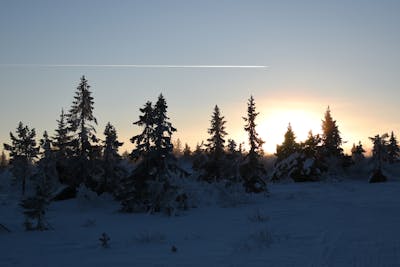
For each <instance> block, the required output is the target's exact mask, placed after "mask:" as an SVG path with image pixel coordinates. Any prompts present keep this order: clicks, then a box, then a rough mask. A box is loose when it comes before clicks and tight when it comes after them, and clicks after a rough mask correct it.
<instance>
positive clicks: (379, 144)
mask: <svg viewBox="0 0 400 267" xmlns="http://www.w3.org/2000/svg"><path fill="white" fill-rule="evenodd" d="M388 137H389V135H388V134H387V133H385V134H382V135H379V134H377V135H375V136H374V137H369V139H370V140H371V141H372V143H373V148H372V159H373V161H374V164H375V169H376V170H381V169H382V163H383V161H385V160H386V159H387V145H388V140H387V139H388Z"/></svg>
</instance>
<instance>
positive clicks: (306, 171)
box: [271, 152, 322, 182]
mask: <svg viewBox="0 0 400 267" xmlns="http://www.w3.org/2000/svg"><path fill="white" fill-rule="evenodd" d="M321 169H322V166H320V163H319V162H318V161H317V160H315V159H314V158H310V157H307V156H306V155H305V154H303V153H299V152H295V153H293V154H291V155H290V156H288V157H287V158H286V159H284V160H282V161H279V162H277V163H276V164H275V168H274V171H273V173H272V175H271V177H272V178H271V179H272V180H273V181H279V180H282V179H285V178H292V179H293V180H294V181H295V182H307V181H317V180H319V179H320V175H321V172H322V171H321Z"/></svg>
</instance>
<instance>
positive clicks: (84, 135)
mask: <svg viewBox="0 0 400 267" xmlns="http://www.w3.org/2000/svg"><path fill="white" fill-rule="evenodd" d="M89 89H90V85H89V84H88V81H87V80H86V78H85V76H82V77H81V81H80V83H79V85H78V87H77V90H76V92H75V96H74V101H73V102H72V106H71V109H70V110H69V113H68V123H69V129H70V130H71V131H72V132H76V133H77V137H76V139H75V142H74V145H75V151H74V152H75V153H76V155H77V156H79V157H80V158H82V159H89V156H92V153H93V147H92V145H91V141H92V142H97V138H96V136H95V135H94V133H95V132H96V130H95V128H94V126H93V125H92V124H91V123H94V124H95V125H97V120H96V118H95V117H94V115H93V109H94V107H93V105H94V101H93V97H92V96H91V94H92V92H91V91H90V90H89Z"/></svg>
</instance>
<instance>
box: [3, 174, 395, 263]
mask: <svg viewBox="0 0 400 267" xmlns="http://www.w3.org/2000/svg"><path fill="white" fill-rule="evenodd" d="M269 190H270V194H269V196H243V195H240V194H236V195H235V196H233V197H228V196H227V195H223V194H221V193H218V190H215V189H214V191H213V190H212V189H210V188H209V189H207V186H203V188H202V190H201V191H200V192H198V195H197V197H199V198H201V197H203V199H201V201H198V202H199V203H200V204H199V205H198V207H197V208H193V209H190V210H188V211H185V212H182V213H181V214H179V215H177V216H173V217H167V216H165V215H161V214H156V215H148V214H123V213H119V212H118V208H119V206H118V204H117V203H115V202H114V201H112V200H111V198H110V197H107V196H103V197H99V198H97V197H94V196H92V195H89V197H88V198H85V197H84V196H83V195H84V194H82V195H81V196H80V197H79V198H78V199H75V200H68V201H60V202H54V203H52V204H51V206H50V209H49V211H48V214H47V218H48V221H49V222H50V223H51V225H52V227H53V228H54V229H53V230H50V231H44V232H26V231H24V229H23V226H22V222H23V216H22V213H21V210H20V208H19V206H18V199H17V198H16V197H13V198H11V197H10V196H9V195H8V193H7V190H5V189H4V188H3V190H2V191H0V192H1V195H0V197H1V198H0V215H1V216H0V223H2V224H4V225H6V226H7V227H8V228H9V229H10V230H11V233H7V232H4V231H3V232H2V231H1V230H0V266H1V267H8V266H43V267H45V266H60V267H61V266H66V267H67V266H68V267H72V266H95V267H101V266H104V267H106V266H107V267H110V266H360V267H361V266H363V267H364V266H374V267H379V266H400V182H398V181H393V180H392V181H389V182H387V183H382V184H368V183H367V182H366V181H357V180H350V181H341V182H319V183H302V184H294V183H286V184H270V185H269ZM103 232H106V233H107V234H108V235H109V237H110V238H111V241H110V247H109V248H103V247H102V246H101V245H100V242H99V237H100V235H101V234H102V233H103ZM172 246H175V247H176V248H177V251H176V252H172V250H171V248H172Z"/></svg>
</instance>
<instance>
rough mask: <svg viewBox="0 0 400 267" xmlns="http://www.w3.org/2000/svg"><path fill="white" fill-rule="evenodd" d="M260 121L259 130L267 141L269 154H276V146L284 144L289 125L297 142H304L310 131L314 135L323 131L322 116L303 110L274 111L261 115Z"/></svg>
mask: <svg viewBox="0 0 400 267" xmlns="http://www.w3.org/2000/svg"><path fill="white" fill-rule="evenodd" d="M260 120H262V121H261V122H260V123H259V125H258V127H257V130H258V132H259V135H260V136H261V138H263V140H264V141H265V144H264V151H265V152H267V153H268V154H273V153H275V151H276V146H277V145H279V144H282V142H283V140H284V135H285V133H286V131H287V127H288V125H289V123H290V124H291V126H292V129H293V131H294V133H295V135H296V141H297V142H301V141H304V140H305V139H306V138H307V136H308V132H309V131H310V130H311V131H312V132H313V134H317V133H320V131H321V118H320V114H318V115H316V114H313V113H312V112H310V111H306V110H303V109H279V108H278V109H272V110H271V111H270V112H268V113H267V114H265V115H264V116H262V114H260Z"/></svg>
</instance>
